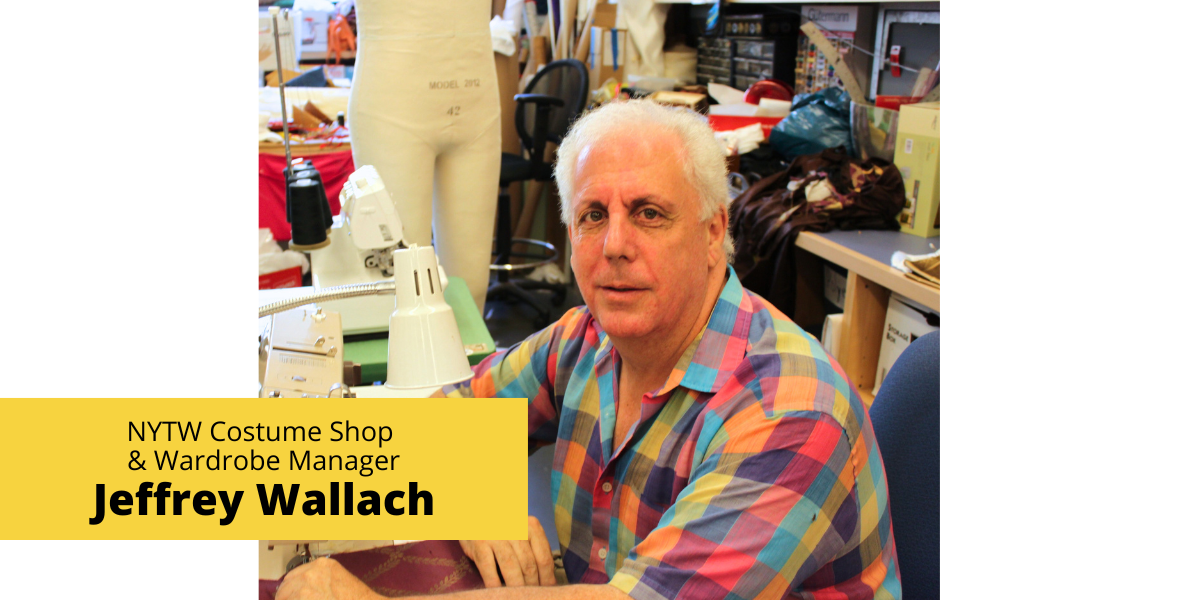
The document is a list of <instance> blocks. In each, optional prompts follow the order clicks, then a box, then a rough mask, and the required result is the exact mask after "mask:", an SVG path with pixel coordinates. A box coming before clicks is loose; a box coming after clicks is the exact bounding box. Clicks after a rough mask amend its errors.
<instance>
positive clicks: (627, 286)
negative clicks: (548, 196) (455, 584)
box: [280, 101, 900, 600]
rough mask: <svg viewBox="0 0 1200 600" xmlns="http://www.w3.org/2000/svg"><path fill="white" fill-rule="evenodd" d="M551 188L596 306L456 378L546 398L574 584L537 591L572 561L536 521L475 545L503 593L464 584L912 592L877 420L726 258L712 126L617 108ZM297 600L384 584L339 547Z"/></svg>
mask: <svg viewBox="0 0 1200 600" xmlns="http://www.w3.org/2000/svg"><path fill="white" fill-rule="evenodd" d="M555 180H556V181H557V183H558V187H559V190H560V191H561V196H562V198H563V199H564V202H563V207H562V218H563V222H564V223H566V225H567V228H568V232H569V235H570V239H571V248H572V256H571V266H572V268H573V270H574V273H575V278H576V281H577V282H578V285H579V289H580V292H581V293H582V295H583V298H584V301H585V302H586V306H583V307H578V308H575V309H572V310H570V311H568V312H567V313H566V314H565V315H564V316H563V317H562V319H560V320H559V321H558V322H557V323H555V324H553V325H551V326H550V327H548V328H546V329H544V330H542V331H541V332H538V333H536V334H534V335H533V336H532V337H530V338H529V339H527V340H525V341H524V342H522V343H521V344H519V345H517V346H514V347H512V348H510V349H509V350H507V351H505V352H502V353H497V354H495V355H493V356H491V357H489V358H488V359H487V360H485V361H484V362H482V363H480V364H479V365H478V366H477V367H475V376H474V377H473V378H471V379H470V380H468V381H465V382H463V383H461V384H458V385H454V386H447V388H446V389H445V390H444V392H445V393H446V395H449V396H476V397H524V398H529V438H530V450H532V449H533V448H535V447H536V446H539V445H545V444H554V445H555V455H554V467H553V468H554V476H553V478H552V481H553V485H552V487H553V489H552V495H553V500H554V502H555V504H556V508H555V522H554V526H555V528H556V530H557V532H558V539H559V541H560V542H561V545H562V558H563V567H564V570H565V571H566V575H567V579H568V581H569V582H570V583H572V584H577V585H570V586H555V587H533V586H553V584H554V575H553V563H552V562H551V560H550V552H549V546H548V544H547V542H546V540H545V535H544V533H543V532H542V530H541V529H540V527H538V523H537V521H536V520H534V519H532V518H531V521H530V539H529V541H515V542H495V541H492V542H481V541H473V542H467V541H464V542H462V545H463V549H464V551H465V552H466V554H467V555H468V556H469V557H471V559H472V560H474V561H475V563H476V565H477V566H478V567H479V569H480V572H481V573H482V574H483V577H484V581H485V583H486V584H487V585H488V586H489V587H490V588H493V589H487V590H478V591H476V592H467V593H464V594H463V598H479V599H481V600H482V599H485V598H494V599H500V598H547V599H549V598H597V599H599V598H614V599H623V598H635V599H637V600H651V599H661V598H704V599H710V598H731V599H732V598H772V599H775V598H838V599H848V598H899V597H900V581H899V574H898V571H897V567H896V558H895V550H894V544H893V542H892V529H891V520H890V516H889V512H888V496H887V482H886V479H885V477H884V471H883V464H882V462H881V460H880V457H879V452H878V449H877V448H876V445H875V437H874V433H873V431H872V429H871V423H870V420H869V419H868V417H867V412H866V410H865V409H864V407H863V405H862V402H861V401H860V400H859V398H858V395H857V393H856V392H855V391H854V388H853V387H852V386H851V385H849V384H848V383H847V382H846V377H845V374H844V373H843V372H842V369H841V367H840V366H838V365H837V363H835V362H834V361H833V360H832V359H831V358H829V357H828V356H827V355H826V354H825V353H824V352H823V351H822V349H821V345H820V344H819V343H818V342H817V341H816V340H815V339H813V338H812V337H811V336H809V335H808V334H807V333H805V332H804V331H802V330H801V329H800V328H799V327H797V326H796V325H795V324H794V323H792V322H791V321H790V320H789V319H788V318H787V316H786V315H784V314H783V313H781V312H780V311H779V310H777V309H776V308H775V307H774V306H771V305H770V304H768V303H767V302H766V301H765V300H763V299H762V298H760V297H759V296H757V295H755V294H753V293H751V292H748V291H746V290H744V289H743V288H742V286H741V284H740V282H739V281H738V278H737V275H736V274H734V272H733V270H732V269H731V268H730V267H729V265H728V262H727V261H728V256H729V255H730V253H731V248H732V244H731V241H730V239H729V235H728V233H727V227H728V223H729V216H728V209H727V205H728V202H729V197H728V192H727V191H726V186H725V156H724V152H723V151H722V149H721V147H720V145H719V144H718V143H717V142H716V141H715V139H714V138H713V134H712V130H711V129H710V128H709V127H708V125H707V123H705V121H704V120H703V118H701V117H699V116H697V115H695V114H694V113H690V112H688V111H684V110H681V109H672V108H666V107H662V106H658V105H655V104H652V103H650V102H645V101H634V102H625V103H614V104H609V105H606V106H604V107H602V108H599V109H597V110H595V111H593V112H591V113H589V114H587V115H586V116H584V117H583V118H581V119H580V120H579V121H578V122H577V123H576V124H575V125H574V126H573V127H572V129H571V131H570V133H569V134H568V135H567V137H566V139H564V140H563V143H562V146H561V147H560V148H559V152H558V164H557V165H556V166H555ZM501 578H502V579H503V581H501ZM280 593H281V596H280V597H282V598H285V599H288V598H309V597H311V598H339V600H340V599H343V598H375V597H377V596H374V595H373V594H372V593H371V592H370V590H369V589H368V588H367V587H366V586H365V585H363V584H362V583H361V582H358V581H357V580H356V579H354V578H353V576H351V575H349V574H348V573H346V572H345V570H344V569H342V568H341V567H340V566H339V565H337V563H336V562H335V561H330V560H323V561H317V562H315V563H310V564H309V565H305V566H304V567H301V568H300V569H297V570H296V571H293V573H292V574H290V575H289V576H288V578H287V579H286V580H285V581H284V583H283V585H282V586H281V587H280ZM307 593H312V594H313V595H311V596H306V595H303V594H307ZM292 594H295V595H292ZM321 594H324V595H321Z"/></svg>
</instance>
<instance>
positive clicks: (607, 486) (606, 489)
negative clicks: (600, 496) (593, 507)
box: [600, 481, 612, 494]
mask: <svg viewBox="0 0 1200 600" xmlns="http://www.w3.org/2000/svg"><path fill="white" fill-rule="evenodd" d="M600 489H602V490H604V493H606V494H607V493H609V492H611V491H612V484H611V483H609V482H607V481H605V482H604V485H602V486H600Z"/></svg>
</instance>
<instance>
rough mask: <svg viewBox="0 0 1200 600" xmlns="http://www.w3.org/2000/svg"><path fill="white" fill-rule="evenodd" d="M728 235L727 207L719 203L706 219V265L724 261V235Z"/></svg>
mask: <svg viewBox="0 0 1200 600" xmlns="http://www.w3.org/2000/svg"><path fill="white" fill-rule="evenodd" d="M727 235H729V208H728V207H726V206H725V205H723V204H722V205H721V206H720V207H719V208H718V209H717V214H715V215H713V216H712V218H711V219H709V220H708V267H709V268H710V269H711V268H713V267H715V266H717V265H720V264H724V263H725V236H727Z"/></svg>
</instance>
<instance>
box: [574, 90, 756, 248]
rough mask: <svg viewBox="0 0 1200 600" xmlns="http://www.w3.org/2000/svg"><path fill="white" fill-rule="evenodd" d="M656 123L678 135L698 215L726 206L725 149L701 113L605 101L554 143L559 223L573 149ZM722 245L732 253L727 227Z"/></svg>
mask: <svg viewBox="0 0 1200 600" xmlns="http://www.w3.org/2000/svg"><path fill="white" fill-rule="evenodd" d="M656 128H657V129H659V130H660V131H661V130H665V131H667V132H669V133H672V134H674V135H676V136H678V138H679V140H680V142H681V145H680V148H681V150H682V152H681V153H680V154H681V156H682V158H683V170H684V175H685V176H686V178H687V180H688V183H690V184H691V185H692V187H693V188H694V189H695V190H696V192H697V194H698V195H699V196H700V219H701V220H702V221H703V220H707V219H710V218H712V217H713V215H716V214H717V211H718V210H720V208H721V207H725V208H726V209H728V207H729V200H730V198H729V187H728V183H727V181H726V165H725V149H724V147H723V146H722V145H721V144H720V142H718V141H717V139H716V137H715V136H714V135H713V130H712V128H711V127H709V125H708V121H706V120H705V119H704V117H702V116H700V115H699V114H697V113H696V112H694V111H691V110H688V109H685V108H675V107H669V106H663V105H661V104H658V103H656V102H652V101H650V100H631V101H628V102H610V103H608V104H605V105H604V106H601V107H600V108H597V109H595V110H593V111H591V112H589V113H587V114H585V115H584V116H583V117H581V118H580V119H579V120H577V121H575V123H574V124H573V125H572V126H571V130H570V131H569V132H567V137H566V138H564V139H563V142H562V144H561V145H560V146H559V147H558V160H557V161H556V162H555V164H554V181H555V183H556V184H557V185H558V192H559V196H560V197H561V198H562V203H561V206H560V212H561V217H562V222H563V224H564V225H566V226H568V227H570V225H571V204H572V203H573V201H574V195H575V167H576V165H577V163H578V161H579V153H580V152H582V151H583V149H584V148H587V147H588V146H591V145H592V144H597V143H599V142H600V141H601V140H602V139H604V138H605V137H606V136H608V135H611V134H613V133H617V132H621V131H628V130H633V131H646V130H648V129H656ZM724 250H725V256H726V258H729V257H732V256H733V236H731V235H730V233H729V231H728V230H726V231H725V246H724Z"/></svg>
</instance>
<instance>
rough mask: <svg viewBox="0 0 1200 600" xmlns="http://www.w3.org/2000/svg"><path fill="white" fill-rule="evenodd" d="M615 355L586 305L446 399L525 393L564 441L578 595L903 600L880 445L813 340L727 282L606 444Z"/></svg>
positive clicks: (536, 436)
mask: <svg viewBox="0 0 1200 600" xmlns="http://www.w3.org/2000/svg"><path fill="white" fill-rule="evenodd" d="M619 368H620V358H619V357H618V356H617V352H616V350H615V349H614V348H613V346H612V343H611V342H610V341H609V339H608V336H607V335H606V334H605V333H604V331H603V330H602V329H601V327H600V324H599V323H597V322H596V320H595V319H594V318H593V317H592V316H591V314H590V313H589V311H588V310H587V309H586V308H585V307H579V308H575V309H572V310H570V311H569V312H567V314H565V315H564V316H563V317H562V319H560V320H559V321H558V322H557V323H555V324H554V325H552V326H550V327H549V328H547V329H544V330H542V331H541V332H539V333H536V334H534V335H533V336H532V337H530V338H529V339H527V340H525V341H524V342H522V343H521V344H519V345H517V346H514V347H512V348H510V349H509V350H507V351H506V352H503V353H497V354H494V355H492V356H491V357H489V358H487V359H486V360H484V361H483V362H482V363H480V364H479V365H477V366H476V367H475V376H474V378H472V379H471V380H468V381H466V382H463V383H462V384H459V385H455V386H447V387H446V388H445V390H444V391H445V392H446V394H447V395H450V396H470V395H473V396H476V397H498V398H526V397H527V398H529V438H530V450H531V451H532V450H533V449H534V448H535V447H536V446H540V445H544V444H548V443H554V444H555V451H554V468H553V474H552V494H553V498H554V501H555V513H554V523H555V527H556V529H557V530H558V539H559V541H560V544H561V546H562V548H563V566H564V567H565V568H566V572H567V578H568V580H570V581H571V582H574V583H606V582H607V583H609V584H611V585H613V586H615V587H617V588H619V589H621V590H622V591H624V592H625V593H627V594H629V595H630V596H632V597H633V598H636V599H638V600H650V599H659V598H703V599H706V600H707V599H714V598H729V599H736V598H796V597H799V598H814V599H826V598H827V599H847V598H900V581H899V574H898V572H897V567H896V558H895V546H894V545H893V542H892V526H891V518H890V515H889V513H888V495H887V481H886V479H885V477H884V471H883V463H882V462H881V460H880V458H879V451H878V449H877V448H876V445H875V434H874V432H873V430H872V429H871V422H870V420H869V419H868V418H867V412H866V411H865V410H864V409H863V405H862V402H861V401H860V400H859V398H858V394H857V392H855V391H854V390H853V389H852V388H851V387H850V386H849V385H848V384H847V383H846V376H845V373H843V372H842V369H841V367H840V366H838V364H837V363H835V362H834V361H833V360H832V359H830V358H829V357H828V356H827V355H826V354H825V352H824V351H823V350H822V348H821V345H820V344H819V343H818V342H817V341H816V340H815V339H813V337H812V336H810V335H808V334H807V333H805V332H804V331H802V330H801V329H800V328H799V327H797V326H796V325H795V324H794V323H792V321H790V320H789V319H788V318H787V317H786V316H785V315H784V314H783V313H781V312H779V310H778V309H776V308H775V307H774V306H771V305H770V304H769V303H767V302H766V301H765V300H763V299H762V298H761V297H759V296H758V295H756V294H753V293H749V292H747V291H745V290H743V289H742V285H741V282H739V281H738V279H737V275H735V274H734V273H733V270H732V269H730V270H729V278H728V280H727V282H726V284H725V287H724V289H723V290H722V291H721V296H720V299H719V300H718V301H717V304H716V306H715V307H714V309H713V313H712V316H711V317H710V318H709V322H708V326H707V328H706V329H705V331H704V332H703V333H701V334H700V336H698V337H697V339H696V340H695V341H693V342H692V344H691V346H690V347H689V348H688V349H687V350H686V351H685V352H684V354H683V356H682V357H681V358H680V359H679V362H678V364H677V365H676V366H675V369H674V370H673V371H672V373H671V376H670V378H668V379H667V382H666V385H664V386H663V387H662V389H660V390H658V391H656V392H653V393H650V394H646V395H645V396H644V397H643V398H642V409H641V417H640V420H639V422H638V423H637V424H636V425H634V426H633V427H632V428H630V431H629V435H628V436H627V439H624V440H617V441H616V443H615V444H614V440H613V430H614V428H615V423H616V408H617V401H616V399H617V397H618V396H617V377H616V373H617V372H618V370H619Z"/></svg>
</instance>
